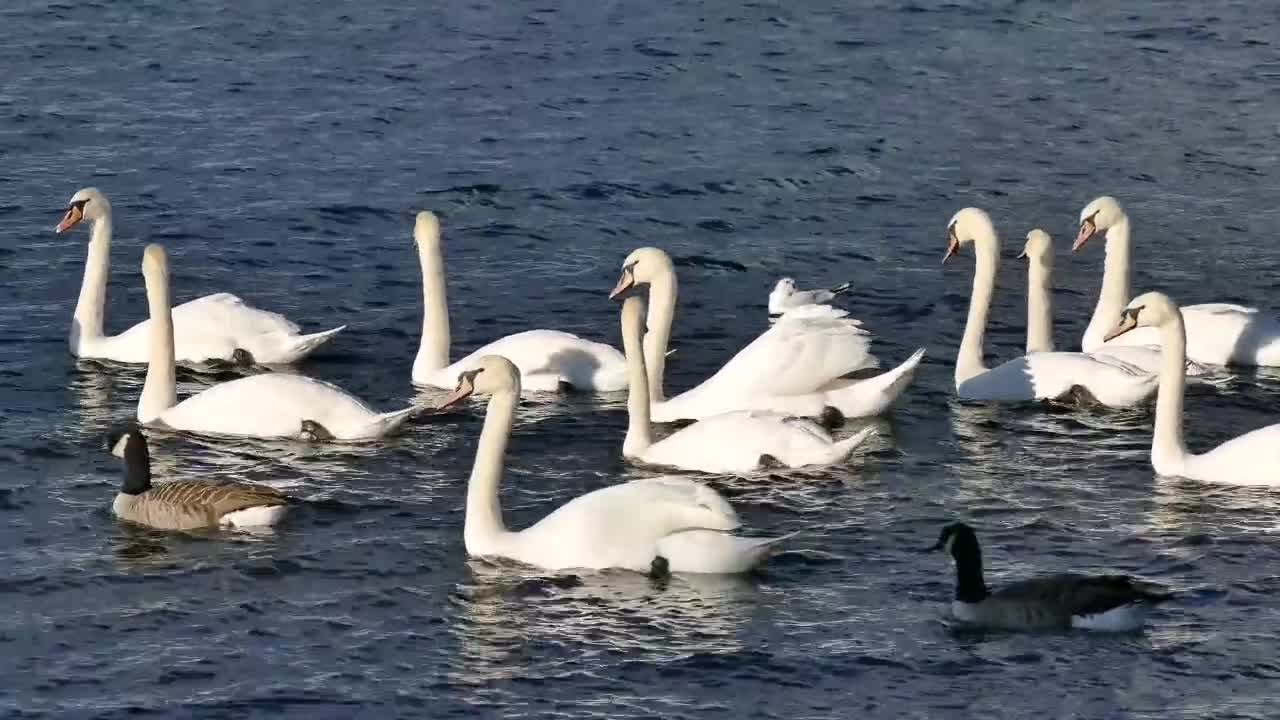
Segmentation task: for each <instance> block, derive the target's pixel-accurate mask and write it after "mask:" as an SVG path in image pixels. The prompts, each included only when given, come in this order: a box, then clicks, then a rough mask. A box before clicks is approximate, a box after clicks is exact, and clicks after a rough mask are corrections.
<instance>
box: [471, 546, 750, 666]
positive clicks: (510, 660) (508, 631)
mask: <svg viewBox="0 0 1280 720" xmlns="http://www.w3.org/2000/svg"><path fill="white" fill-rule="evenodd" d="M468 567H469V569H470V571H471V573H472V578H473V583H472V584H469V585H465V586H462V587H459V588H458V591H457V592H456V593H455V595H454V602H453V605H454V607H455V608H456V609H457V610H458V614H459V621H458V622H457V623H454V624H453V627H454V632H456V633H457V634H458V639H459V646H460V652H459V655H458V657H459V664H460V667H459V668H457V670H455V671H454V672H453V673H451V676H452V677H451V680H452V681H453V682H457V683H459V684H462V685H474V686H483V685H485V684H486V683H488V682H490V681H493V680H504V679H512V678H525V679H527V678H530V677H544V676H551V675H554V674H556V673H557V672H559V670H558V669H557V668H556V667H555V664H556V660H557V659H558V660H561V661H566V660H572V661H574V662H575V663H577V662H581V660H582V659H584V658H595V659H597V660H599V661H602V662H608V661H609V659H610V658H614V657H622V656H624V654H625V657H626V658H628V661H629V662H633V661H634V660H635V659H636V658H637V656H639V657H643V658H645V659H648V660H651V661H657V662H662V661H665V660H673V659H677V658H680V657H684V656H686V655H688V654H691V653H712V654H714V653H734V652H739V651H741V650H742V649H743V643H742V641H741V639H740V635H741V634H742V631H743V630H744V628H745V627H746V625H747V624H748V623H749V622H750V614H751V610H752V607H753V604H754V599H755V597H756V595H757V593H758V590H757V588H756V587H755V585H754V583H753V582H752V580H751V579H750V578H749V577H743V576H730V575H673V576H671V577H669V578H663V579H654V578H650V577H648V576H645V575H642V574H639V573H634V572H627V571H603V572H583V573H581V574H563V573H562V574H555V575H551V574H548V573H546V572H539V571H537V570H536V569H533V568H526V567H524V566H517V565H514V564H509V563H503V564H501V565H495V564H490V563H488V562H485V561H482V560H469V561H468ZM548 645H550V646H553V647H555V648H557V649H558V652H556V651H553V652H551V653H531V652H530V651H529V648H530V647H537V646H544V647H545V646H548ZM547 657H551V658H553V659H552V660H541V661H539V662H540V664H539V665H534V664H533V663H532V662H530V660H531V659H532V658H547Z"/></svg>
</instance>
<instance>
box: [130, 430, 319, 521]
mask: <svg viewBox="0 0 1280 720" xmlns="http://www.w3.org/2000/svg"><path fill="white" fill-rule="evenodd" d="M107 447H108V449H110V451H111V454H112V455H115V456H116V457H118V458H121V459H123V460H124V482H122V483H121V484H120V491H119V492H118V493H116V498H115V501H114V502H112V504H111V511H112V513H114V514H115V516H116V517H118V518H120V519H121V520H125V521H128V522H131V523H136V524H138V525H146V526H147V527H152V528H156V529H159V530H200V529H205V528H223V527H232V528H247V527H269V526H273V525H277V524H279V523H280V522H281V521H282V520H283V519H284V518H285V517H286V516H287V515H288V514H289V512H290V510H291V509H292V507H293V506H294V504H295V502H294V500H292V499H291V498H290V497H289V496H287V495H285V494H284V493H282V492H280V491H279V490H276V489H275V488H273V487H269V486H267V485H254V484H250V483H239V482H233V483H208V482H191V481H185V480H175V481H172V482H167V483H163V484H161V485H152V484H151V453H150V451H149V450H148V448H147V438H146V436H145V435H143V434H142V432H141V430H139V429H137V428H131V429H129V430H125V431H122V432H116V433H113V434H112V435H111V436H109V437H108V439H107Z"/></svg>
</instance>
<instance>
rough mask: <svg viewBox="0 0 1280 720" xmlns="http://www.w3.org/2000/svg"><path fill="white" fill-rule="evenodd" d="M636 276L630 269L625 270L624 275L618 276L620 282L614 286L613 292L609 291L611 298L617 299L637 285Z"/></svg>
mask: <svg viewBox="0 0 1280 720" xmlns="http://www.w3.org/2000/svg"><path fill="white" fill-rule="evenodd" d="M635 284H636V278H635V276H634V275H632V274H631V271H630V270H623V271H622V276H621V277H619V278H618V284H617V285H614V286H613V292H611V293H609V299H610V300H617V299H618V298H619V297H621V296H622V294H623V293H625V292H626V291H628V290H630V289H631V288H633V287H635Z"/></svg>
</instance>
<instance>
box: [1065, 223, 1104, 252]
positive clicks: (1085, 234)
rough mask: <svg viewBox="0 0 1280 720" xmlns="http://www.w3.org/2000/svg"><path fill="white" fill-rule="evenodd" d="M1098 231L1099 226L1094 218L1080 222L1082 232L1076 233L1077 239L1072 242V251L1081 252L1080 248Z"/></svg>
mask: <svg viewBox="0 0 1280 720" xmlns="http://www.w3.org/2000/svg"><path fill="white" fill-rule="evenodd" d="M1097 232H1098V226H1097V225H1096V224H1094V222H1093V218H1085V220H1084V222H1082V223H1080V233H1079V234H1078V235H1076V241H1075V242H1074V243H1072V244H1071V252H1079V250H1080V248H1082V247H1084V244H1085V243H1087V242H1089V238H1091V237H1093V236H1094V234H1095V233H1097Z"/></svg>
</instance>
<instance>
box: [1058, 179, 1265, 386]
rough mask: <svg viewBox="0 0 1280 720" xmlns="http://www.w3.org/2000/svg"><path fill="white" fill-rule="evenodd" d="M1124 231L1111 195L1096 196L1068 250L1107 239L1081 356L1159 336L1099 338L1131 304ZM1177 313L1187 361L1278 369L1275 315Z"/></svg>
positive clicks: (1207, 309)
mask: <svg viewBox="0 0 1280 720" xmlns="http://www.w3.org/2000/svg"><path fill="white" fill-rule="evenodd" d="M1129 232H1130V231H1129V216H1128V214H1126V213H1125V211H1124V208H1123V207H1121V206H1120V202H1119V201H1118V200H1116V199H1115V198H1114V197H1111V196H1109V195H1104V196H1102V197H1099V198H1096V199H1094V200H1093V201H1091V202H1090V203H1089V204H1088V205H1085V206H1084V209H1083V210H1081V211H1080V231H1079V233H1078V234H1077V235H1076V240H1075V242H1074V243H1073V244H1072V246H1071V251H1072V252H1073V253H1077V252H1080V250H1081V249H1083V248H1084V247H1085V245H1086V244H1087V243H1088V242H1089V241H1090V240H1091V239H1092V238H1094V237H1096V236H1097V235H1098V233H1103V234H1104V235H1105V237H1106V239H1107V242H1106V251H1107V252H1106V262H1105V264H1104V265H1103V272H1102V289H1101V290H1100V291H1099V293H1098V304H1097V306H1096V307H1095V308H1094V311H1093V317H1092V318H1091V319H1090V320H1089V326H1088V327H1087V328H1086V329H1085V332H1084V338H1083V340H1082V342H1081V345H1082V347H1083V348H1084V350H1085V352H1094V351H1096V350H1097V349H1098V348H1099V347H1101V346H1103V345H1104V344H1105V345H1113V344H1122V345H1138V346H1152V347H1154V346H1156V345H1158V344H1159V342H1160V333H1158V332H1157V331H1156V330H1155V329H1154V328H1144V329H1141V330H1138V331H1136V332H1130V333H1126V334H1125V335H1123V336H1121V337H1118V338H1117V339H1114V340H1112V341H1110V342H1108V341H1107V340H1106V339H1105V337H1104V336H1105V335H1106V334H1107V332H1108V331H1109V330H1110V329H1111V328H1112V327H1114V326H1115V324H1116V322H1117V321H1118V319H1119V317H1120V312H1121V311H1122V310H1124V308H1125V306H1126V304H1127V303H1128V302H1129V300H1130V297H1129V293H1130V276H1131V274H1132V268H1131V267H1130V255H1131V254H1132V242H1131V239H1130V234H1129ZM1181 310H1182V316H1183V325H1184V329H1185V331H1186V336H1187V343H1186V354H1187V357H1188V358H1189V359H1190V360H1192V361H1194V362H1197V363H1200V364H1203V365H1218V366H1225V365H1242V366H1258V367H1276V366H1280V317H1277V316H1275V315H1271V314H1266V313H1263V312H1262V311H1260V310H1258V308H1254V307H1247V306H1244V305H1235V304H1232V303H1204V304H1200V305H1183V306H1182V308H1181Z"/></svg>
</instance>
